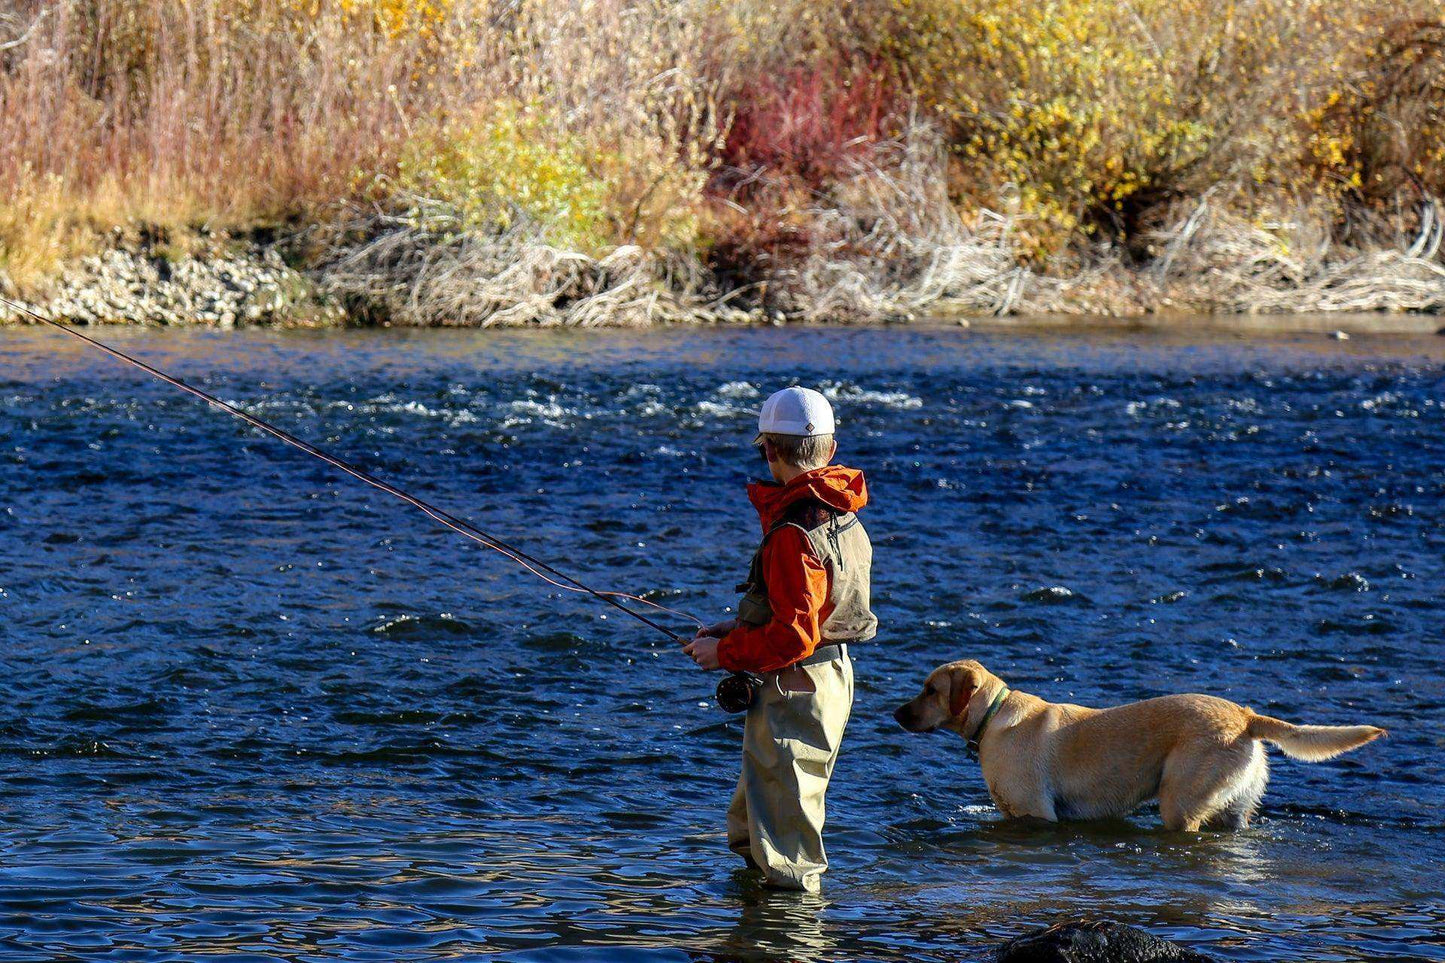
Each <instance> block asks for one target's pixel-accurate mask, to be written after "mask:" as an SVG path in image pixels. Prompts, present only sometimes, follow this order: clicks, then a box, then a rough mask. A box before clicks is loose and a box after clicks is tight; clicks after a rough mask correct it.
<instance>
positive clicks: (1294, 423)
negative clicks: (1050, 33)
mask: <svg viewBox="0 0 1445 963" xmlns="http://www.w3.org/2000/svg"><path fill="white" fill-rule="evenodd" d="M106 336H107V337H113V338H114V339H115V340H117V341H121V342H123V343H124V344H125V346H126V347H127V348H128V349H131V350H134V351H135V352H137V353H138V354H140V355H142V356H144V357H145V358H147V359H148V360H152V361H154V362H157V363H160V364H161V365H162V366H166V367H171V368H174V369H176V371H177V372H178V373H180V374H183V375H184V376H186V377H187V378H191V379H194V380H196V381H197V383H199V384H202V385H203V386H205V387H206V388H207V389H208V390H211V391H214V392H216V393H218V394H219V395H220V396H221V397H223V398H226V399H228V400H233V401H236V402H238V403H241V404H244V405H246V406H248V407H249V408H251V409H252V410H255V411H258V412H261V413H263V415H264V417H267V418H268V419H273V420H275V421H276V422H277V423H278V424H280V425H281V426H283V427H285V428H287V429H289V430H293V431H295V432H296V433H298V434H299V435H301V436H303V437H306V438H311V439H316V440H318V441H324V443H325V444H326V445H327V446H329V447H331V448H334V449H335V450H337V451H338V452H339V453H342V454H344V455H345V456H347V457H349V458H354V459H355V460H357V461H358V462H359V463H360V464H362V465H363V467H366V468H367V469H368V470H372V471H375V472H376V473H378V474H380V475H383V476H384V477H386V478H388V479H390V480H393V481H396V482H398V483H400V484H403V485H404V486H408V487H412V488H415V489H416V491H417V492H418V493H419V494H423V495H424V496H425V497H428V498H430V499H432V500H435V501H436V502H437V503H438V504H440V505H442V506H444V507H447V508H449V509H453V510H456V511H457V512H458V513H459V514H462V515H465V516H467V517H469V518H471V519H473V520H474V521H477V522H479V523H482V524H484V526H485V527H488V528H489V529H494V530H496V531H497V532H498V533H506V534H507V535H509V536H511V537H513V538H515V540H516V541H518V542H520V543H522V544H524V545H526V546H528V547H531V548H535V549H537V550H538V551H539V552H540V553H542V554H545V555H547V556H548V557H551V558H556V559H559V560H565V561H566V565H567V568H568V569H569V570H570V571H575V572H576V573H578V574H579V575H582V576H585V577H588V578H590V579H592V580H595V581H598V582H601V583H604V584H608V585H612V586H615V587H618V588H622V589H627V590H634V591H635V590H647V591H651V592H655V593H657V597H659V598H660V599H662V600H664V601H665V602H666V604H668V605H676V606H678V607H681V608H683V609H687V610H690V611H693V612H696V613H698V614H702V615H707V616H712V615H713V614H715V613H716V614H719V615H720V614H721V613H722V612H723V611H724V609H725V607H726V606H728V605H730V604H731V603H732V601H733V600H732V599H731V598H730V596H729V590H730V589H731V587H732V586H733V585H734V584H735V583H736V582H737V579H738V574H739V571H740V570H741V568H742V567H743V566H744V565H745V564H746V561H747V557H748V554H749V552H750V551H751V548H752V545H751V542H752V540H753V539H754V538H755V537H756V522H755V520H753V519H751V518H750V517H749V511H750V509H749V508H748V505H747V503H746V499H745V497H744V496H743V494H742V484H743V482H744V481H745V480H746V478H747V475H748V473H749V472H751V471H753V470H754V468H755V458H754V456H753V454H752V452H751V451H750V449H748V447H747V442H748V441H749V440H750V438H751V433H750V430H749V429H750V427H751V425H752V424H753V418H754V416H753V415H752V414H751V412H752V411H753V409H755V407H756V406H757V405H758V404H759V403H760V401H761V398H762V396H763V393H764V392H765V391H766V390H768V389H769V388H771V387H773V386H775V385H778V384H781V383H785V382H788V381H792V380H795V379H796V380H801V381H805V382H809V383H813V384H818V385H820V386H821V387H822V388H823V389H824V390H825V391H826V392H827V393H828V394H829V395H830V396H831V397H832V398H833V399H834V402H835V404H836V405H837V407H838V409H839V412H840V417H841V424H842V425H843V426H844V428H843V434H842V436H841V439H840V440H841V442H842V444H843V451H844V457H845V459H846V460H848V461H850V462H853V463H856V464H858V465H860V466H862V467H864V468H865V469H866V470H867V471H868V476H869V486H870V490H871V491H872V493H873V497H874V505H873V506H872V507H871V508H870V509H869V510H868V512H867V514H866V515H865V516H864V518H865V522H866V524H867V525H868V527H869V531H870V532H871V534H872V535H873V538H874V541H875V600H876V603H877V608H878V611H879V614H880V616H881V617H882V620H883V626H884V632H883V635H882V636H881V637H880V639H879V640H878V641H877V642H876V643H874V644H871V645H869V646H867V647H866V648H865V647H860V650H859V652H858V653H857V656H858V664H857V675H858V681H859V688H858V701H857V705H856V706H855V710H854V715H853V720H852V722H851V724H850V729H849V733H848V736H847V739H846V741H845V746H844V753H843V756H842V757H841V759H840V761H839V766H838V771H837V773H836V775H835V778H834V782H833V786H832V788H831V789H830V792H829V800H828V802H829V818H830V833H829V837H828V845H829V849H830V854H831V856H832V858H833V866H832V869H831V870H830V872H829V874H828V877H827V878H826V881H825V887H824V893H823V895H822V896H820V897H797V896H789V895H785V894H775V893H770V892H767V891H764V890H761V889H760V888H758V887H757V885H756V883H755V881H753V880H750V879H749V878H747V877H746V876H745V875H741V874H738V873H736V872H735V870H734V865H735V863H734V859H733V857H731V856H730V855H729V854H728V853H727V852H726V849H725V847H724V845H723V839H722V822H723V810H724V807H725V806H726V804H727V800H728V795H729V792H730V790H731V788H732V784H733V781H734V780H735V778H736V771H737V769H736V767H737V753H738V742H739V729H738V724H737V721H736V720H735V719H728V718H724V717H722V716H720V715H718V714H717V711H716V710H715V709H714V708H713V707H712V706H711V703H710V692H711V684H710V683H711V680H709V679H706V678H703V677H701V676H699V675H698V673H697V672H696V670H695V669H693V668H692V667H691V666H690V665H689V664H688V663H687V662H686V661H685V660H683V659H681V658H680V657H679V656H678V655H677V653H676V652H675V651H674V648H673V646H672V645H671V644H670V643H667V642H666V641H665V640H661V639H660V638H654V637H651V636H648V635H646V634H642V633H639V632H638V631H636V630H635V629H634V628H633V626H631V625H623V624H621V623H620V621H619V620H617V619H614V618H606V617H605V616H606V615H607V614H608V613H607V612H605V611H602V610H599V609H597V607H595V606H591V605H588V604H587V603H586V602H585V601H578V600H574V599H570V598H559V597H557V595H556V593H555V592H553V593H550V594H549V593H548V591H546V590H543V589H539V587H538V586H537V585H536V584H535V583H534V582H533V581H531V580H530V579H528V578H527V577H526V576H525V574H522V573H518V572H517V571H515V570H513V569H511V568H507V567H505V566H500V565H498V564H497V563H496V560H495V559H494V558H491V557H489V556H484V555H483V554H482V553H480V552H478V551H474V550H472V548H471V547H470V546H467V545H466V544H465V543H461V542H459V541H458V540H457V539H455V538H454V537H452V536H450V535H449V534H447V533H445V532H442V531H438V530H436V529H435V528H433V527H431V526H429V525H428V524H425V523H424V522H423V521H420V520H419V518H418V517H417V516H415V515H414V514H410V513H409V511H408V510H407V509H406V508H405V507H404V506H400V505H398V504H395V503H392V502H390V501H388V500H386V499H384V498H382V497H381V496H379V495H377V494H376V493H374V492H370V491H366V490H358V489H357V488H355V487H354V486H352V485H350V484H348V483H347V482H345V481H344V480H343V479H340V478H338V477H335V476H334V475H332V474H329V473H328V472H327V471H326V470H324V468H321V467H318V466H317V465H315V464H313V463H311V462H309V461H308V460H307V459H306V458H305V456H303V455H300V454H299V453H296V452H292V451H288V450H286V449H283V448H278V447H277V446H276V445H275V444H273V443H272V442H270V441H268V440H267V439H265V438H263V437H260V436H259V435H256V434H254V433H252V432H249V431H247V430H241V429H239V428H237V427H236V426H235V425H232V424H229V423H226V422H221V421H218V420H217V418H216V417H215V416H214V415H212V414H211V413H209V412H208V411H206V410H204V409H202V408H200V407H199V406H197V405H195V404H193V403H192V402H190V401H188V400H186V399H183V398H178V397H175V396H173V395H171V394H169V393H167V392H166V391H165V389H163V388H162V387H160V386H156V385H152V384H147V383H144V382H139V381H137V380H136V379H135V378H134V377H133V376H132V375H131V374H130V373H129V372H126V371H123V370H120V369H117V368H114V367H111V366H110V365H109V363H108V362H107V361H106V360H105V359H103V358H97V357H93V356H91V355H88V354H84V353H82V352H79V351H76V350H75V349H74V348H72V347H71V346H70V345H69V344H67V343H64V342H57V341H55V340H54V339H53V338H48V337H46V336H44V335H43V334H40V333H37V332H30V331H18V330H6V331H4V332H0V358H3V364H0V406H3V410H4V413H5V417H4V418H3V419H0V462H3V466H4V470H3V471H0V493H3V496H4V497H3V499H0V557H3V558H4V561H5V564H4V566H3V568H0V616H3V618H0V642H3V643H4V644H3V648H0V806H3V808H4V812H5V819H4V820H3V821H0V957H8V958H15V959H66V958H80V957H85V958H88V959H97V960H121V959H126V960H156V961H160V960H172V959H184V960H194V959H202V958H206V957H207V956H211V955H215V956H220V955H242V954H246V955H249V956H250V957H252V958H258V959H261V958H264V959H288V960H290V959H295V960H300V959H323V958H353V959H360V958H372V959H385V960H388V961H406V960H422V959H428V960H435V959H450V958H475V957H485V956H495V957H496V958H498V959H507V960H546V961H554V960H572V959H576V960H585V961H594V960H595V961H601V960H606V961H612V960H619V961H622V960H626V961H632V960H714V961H722V960H732V959H738V960H760V959H787V960H814V959H816V960H830V961H831V960H851V959H857V960H918V961H944V960H947V961H957V960H968V959H984V958H986V956H987V953H988V950H989V948H990V947H991V946H993V945H994V944H996V943H997V942H998V941H999V940H1001V939H1003V938H1006V937H1009V936H1013V935H1016V934H1018V933H1020V932H1023V931H1025V930H1027V929H1029V928H1031V927H1034V926H1037V925H1044V924H1047V923H1051V922H1056V921H1058V920H1060V919H1064V918H1069V917H1079V916H1101V915H1102V916H1110V917H1114V918H1118V919H1121V920H1123V921H1125V922H1130V923H1134V924H1138V925H1143V926H1147V927H1149V928H1151V929H1152V930H1154V931H1155V932H1156V933H1158V934H1159V935H1161V936H1165V937H1169V938H1173V939H1176V940H1180V941H1183V942H1185V943H1188V944H1190V945H1193V946H1197V947H1199V948H1201V949H1203V950H1206V951H1207V952H1210V953H1214V954H1216V955H1218V956H1220V957H1221V958H1224V959H1231V960H1305V959H1307V960H1311V961H1366V960H1369V961H1373V960H1396V961H1399V960H1436V961H1439V960H1445V944H1442V936H1441V934H1442V933H1445V905H1442V897H1441V893H1442V891H1445V872H1442V869H1441V867H1442V865H1445V842H1442V840H1445V832H1442V830H1445V826H1442V822H1441V817H1440V812H1441V807H1442V804H1445V790H1442V788H1441V787H1442V785H1445V768H1442V763H1441V760H1442V759H1445V755H1442V753H1441V752H1440V749H1441V742H1440V738H1439V736H1438V728H1439V727H1438V720H1439V718H1440V713H1441V711H1442V709H1445V664H1442V658H1445V656H1442V652H1445V649H1442V647H1441V645H1440V642H1441V641H1442V635H1441V632H1440V629H1439V624H1440V618H1441V614H1442V606H1445V598H1442V596H1441V594H1440V591H1439V585H1440V584H1442V582H1445V339H1439V338H1426V339H1411V338H1371V337H1364V336H1357V337H1355V338H1353V339H1352V340H1350V341H1346V342H1336V341H1330V340H1328V339H1326V338H1323V337H1318V336H1314V335H1292V336H1286V337H1277V338H1266V339H1262V340H1257V341H1243V340H1239V339H1238V338H1236V337H1234V336H1231V335H1221V334H1209V335H1191V334H1188V333H1185V334H1180V333H1177V332H1176V333H1168V334H1143V333H1139V332H1133V333H1127V334H1125V333H1120V332H1109V333H1100V334H1096V335H1088V336H1085V335H1080V334H1077V333H1070V332H1063V333H1058V332H1054V333H1046V332H1039V331H1033V332H1027V333H1017V334H1010V333H1000V332H996V331H994V332H981V331H962V330H958V329H944V328H932V329H930V328H903V329H869V330H837V329H830V330H818V329H789V330H781V331H774V330H746V331H707V332H704V331H696V330H692V329H688V330H685V331H684V330H676V329H663V330H658V331H649V332H645V333H638V332H606V333H586V334H584V333H577V332H568V333H552V332H490V333H486V334H479V333H476V332H454V331H449V332H339V333H338V332H325V333H310V332H308V333H278V332H232V333H228V334H225V335H219V334H214V333H200V332H148V331H115V332H106ZM964 656H970V657H975V658H979V659H981V660H982V661H984V662H985V663H986V664H987V665H989V667H990V668H992V669H994V670H995V671H996V672H998V673H999V674H1000V675H1002V676H1003V677H1004V678H1006V679H1007V680H1008V681H1009V682H1010V684H1012V685H1014V686H1015V687H1016V688H1020V689H1022V690H1024V691H1028V692H1032V693H1035V694H1037V695H1039V696H1041V697H1043V698H1046V699H1049V700H1051V701H1058V702H1080V703H1084V704H1094V705H1105V704H1110V703H1117V702H1122V701H1127V700H1131V699H1137V698H1143V697H1146V696H1151V695H1157V694H1160V693H1164V692H1175V691H1204V692H1210V693H1213V694H1216V695H1220V696H1223V697H1226V698H1230V699H1233V700H1235V701H1238V702H1241V703H1244V704H1248V705H1251V706H1253V707H1254V708H1256V709H1258V710H1260V711H1262V712H1269V713H1270V714H1271V715H1278V716H1281V717H1283V718H1288V719H1291V720H1294V721H1300V722H1339V723H1352V722H1372V723H1377V724H1381V725H1384V726H1386V727H1387V728H1389V729H1390V730H1391V733H1392V736H1391V738H1390V739H1389V740H1387V741H1384V742H1381V743H1378V744H1372V745H1371V746H1369V747H1367V748H1365V749H1363V750H1361V751H1359V752H1357V753H1354V754H1352V755H1349V756H1346V757H1343V758H1341V759H1339V760H1335V761H1333V762H1329V763H1323V764H1319V765H1305V764H1301V763H1295V762H1291V761H1288V760H1283V759H1280V758H1278V757H1276V758H1275V760H1274V768H1273V775H1272V779H1271V786H1270V790H1269V793H1268V794H1267V795H1266V797H1265V804H1264V810H1263V815H1262V818H1261V819H1260V820H1259V822H1258V823H1257V825H1255V826H1254V827H1252V828H1250V829H1249V830H1247V831H1245V832H1240V833H1233V834H1225V833H1205V834H1201V835H1198V836H1187V835H1181V834H1174V833H1168V832H1165V831H1163V830H1162V829H1161V828H1160V826H1159V822H1158V817H1157V816H1156V815H1155V814H1153V813H1152V812H1149V811H1145V812H1142V813H1140V814H1138V815H1136V816H1134V817H1132V818H1131V819H1129V820H1120V821H1115V822H1109V823H1100V824H1090V825H1063V826H1059V825H1050V824H1040V823H1033V822H1008V821H1005V820H1002V819H1001V818H1000V817H999V816H998V815H997V813H996V812H994V810H993V809H992V807H991V805H990V804H989V801H988V797H987V794H986V792H985V791H984V787H983V783H982V778H981V775H980V774H979V772H978V768H977V765H976V764H975V763H973V762H970V761H969V760H967V758H966V757H965V756H964V753H963V751H962V744H961V743H959V742H957V741H956V740H949V739H946V738H943V737H938V738H932V739H924V738H918V737H914V736H909V735H906V734H904V733H901V732H899V731H898V729H897V728H896V726H894V725H893V723H892V722H891V719H890V718H889V713H890V712H891V711H892V709H893V708H894V707H895V706H896V705H897V704H898V703H900V702H901V701H903V700H904V699H905V698H908V697H909V696H911V695H912V694H913V692H915V691H916V689H917V686H918V684H919V683H920V682H921V680H922V678H923V676H924V674H925V673H926V672H927V670H928V669H929V668H931V667H932V666H933V665H936V664H937V663H939V662H942V661H945V660H948V659H952V658H958V657H964Z"/></svg>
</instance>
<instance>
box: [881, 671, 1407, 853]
mask: <svg viewBox="0 0 1445 963" xmlns="http://www.w3.org/2000/svg"><path fill="white" fill-rule="evenodd" d="M893 717H894V718H895V719H896V720H898V724H899V725H901V726H902V727H903V728H905V729H907V730H908V731H909V732H933V731H935V730H937V729H948V730H951V731H953V732H956V733H958V734H959V735H961V736H963V737H964V738H965V739H967V740H968V744H969V746H970V747H971V748H973V749H974V750H976V751H977V753H978V758H979V763H980V765H981V766H982V768H983V778H984V781H985V782H986V783H988V794H989V795H990V796H992V797H993V802H994V805H995V806H997V807H998V809H999V811H1000V812H1002V813H1003V814H1004V815H1005V816H1015V817H1016V816H1034V817H1037V818H1039V819H1048V820H1060V819H1100V818H1104V817H1107V816H1123V815H1125V814H1126V813H1128V812H1130V811H1131V810H1133V809H1134V808H1135V807H1137V806H1138V805H1140V804H1141V803H1143V802H1146V801H1147V800H1149V799H1153V798H1154V797H1156V796H1157V797H1158V798H1159V813H1160V815H1161V816H1163V818H1164V825H1165V827H1166V828H1168V829H1182V830H1185V831H1187V832H1195V831H1197V830H1198V829H1199V828H1200V827H1201V826H1208V827H1211V828H1241V827H1244V826H1247V825H1248V824H1249V820H1250V819H1251V818H1252V817H1253V815H1254V811H1255V807H1256V806H1258V805H1259V800H1260V797H1261V796H1263V795H1264V787H1265V783H1266V782H1268V781H1269V761H1268V759H1267V757H1266V756H1265V751H1264V746H1262V745H1261V744H1260V743H1261V742H1272V743H1274V744H1275V745H1276V746H1279V747H1280V749H1282V750H1284V753H1285V755H1287V756H1290V757H1291V758H1294V759H1302V760H1304V761H1306V762H1319V761H1320V760H1323V759H1332V758H1334V757H1335V756H1338V755H1339V754H1340V753H1342V752H1348V751H1349V750H1351V749H1357V748H1359V747H1360V746H1363V745H1364V744H1365V743H1367V742H1369V741H1371V740H1372V739H1378V738H1379V737H1380V736H1383V735H1385V730H1384V729H1378V728H1376V727H1374V726H1296V725H1291V724H1290V723H1288V722H1283V721H1281V720H1279V719H1272V718H1270V717H1269V716H1262V715H1259V714H1258V713H1256V712H1254V711H1253V710H1251V709H1246V708H1244V707H1243V706H1237V705H1235V704H1234V703H1233V702H1228V701H1226V700H1224V699H1216V698H1215V697H1213V696H1207V695H1172V696H1163V697H1161V698H1158V699H1146V700H1144V701H1143V702H1133V703H1130V704H1129V705H1124V706H1119V707H1117V708H1114V709H1089V708H1085V707H1084V706H1075V705H1062V704H1058V705H1056V704H1054V703H1050V702H1045V701H1044V700H1042V699H1039V698H1037V697H1035V696H1031V695H1028V694H1026V693H1023V692H1014V691H1012V690H1010V689H1009V687H1008V686H1006V685H1004V683H1003V680H1001V679H1000V678H999V677H998V676H996V675H994V674H993V673H991V672H989V671H988V670H987V669H985V668H984V667H983V666H982V665H979V664H978V663H977V662H974V661H973V660H971V659H969V660H965V661H961V662H950V663H949V664H948V665H945V666H941V667H939V668H937V669H935V670H934V671H933V672H932V673H931V674H930V675H929V676H928V681H927V682H926V683H925V684H924V686H923V692H921V693H920V694H919V695H918V696H917V697H915V698H914V699H912V700H911V701H909V702H906V703H904V704H903V705H902V706H900V707H899V708H898V711H896V712H895V713H893Z"/></svg>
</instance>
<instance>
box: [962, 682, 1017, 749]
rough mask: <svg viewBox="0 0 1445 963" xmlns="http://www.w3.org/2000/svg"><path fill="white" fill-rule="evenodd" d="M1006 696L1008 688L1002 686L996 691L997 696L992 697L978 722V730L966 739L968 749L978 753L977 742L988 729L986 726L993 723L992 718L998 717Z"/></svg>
mask: <svg viewBox="0 0 1445 963" xmlns="http://www.w3.org/2000/svg"><path fill="white" fill-rule="evenodd" d="M1008 695H1009V689H1008V686H1004V687H1003V688H1002V689H1000V690H998V695H996V696H994V697H993V701H992V702H990V703H989V704H988V711H987V712H985V713H984V714H983V718H982V719H980V720H979V723H978V728H976V729H974V730H973V735H971V736H969V737H968V748H969V749H971V750H973V751H974V752H978V740H979V739H981V738H982V737H983V730H984V729H986V728H988V724H989V723H990V722H992V721H993V717H994V716H996V715H998V710H999V706H1001V705H1003V700H1005V699H1007V698H1008Z"/></svg>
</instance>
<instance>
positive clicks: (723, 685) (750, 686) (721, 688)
mask: <svg viewBox="0 0 1445 963" xmlns="http://www.w3.org/2000/svg"><path fill="white" fill-rule="evenodd" d="M762 687H763V680H762V678H761V677H759V676H756V675H753V674H752V673H751V672H732V673H729V674H728V675H726V676H723V679H722V681H721V682H719V683H718V684H717V704H718V706H719V707H720V708H721V709H722V710H723V711H724V712H747V711H748V709H750V708H751V707H752V704H753V700H754V699H755V698H757V694H758V690H759V689H761V688H762Z"/></svg>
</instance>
